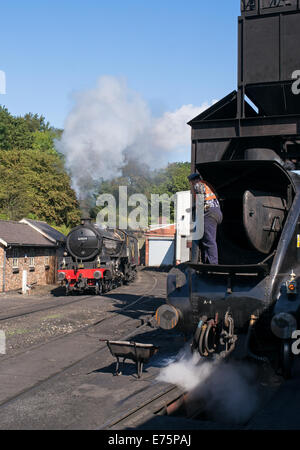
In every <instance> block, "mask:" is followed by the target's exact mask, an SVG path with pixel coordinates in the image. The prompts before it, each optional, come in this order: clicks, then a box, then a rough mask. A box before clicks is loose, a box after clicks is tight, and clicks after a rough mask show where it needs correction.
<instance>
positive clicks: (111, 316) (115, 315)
mask: <svg viewBox="0 0 300 450" xmlns="http://www.w3.org/2000/svg"><path fill="white" fill-rule="evenodd" d="M149 275H150V274H149ZM151 278H152V283H151V287H150V289H149V287H147V290H145V291H144V293H143V295H141V296H140V297H138V298H137V299H135V300H134V301H131V302H129V303H128V304H127V305H126V306H124V307H122V308H119V309H118V310H117V311H113V312H110V313H106V316H104V317H103V318H102V319H101V320H100V321H98V322H96V323H93V324H91V325H88V326H86V327H83V328H81V329H80V330H76V331H74V332H72V333H68V334H67V335H61V336H58V337H56V338H52V339H50V340H49V341H48V342H45V343H43V344H39V345H37V346H34V347H31V348H29V349H28V348H27V349H26V350H25V351H22V352H19V353H17V354H14V355H11V356H7V357H4V359H3V358H1V359H0V370H1V365H2V363H5V361H7V360H9V359H14V358H15V359H17V358H19V357H22V355H24V354H26V353H28V352H29V351H35V350H36V349H40V348H43V347H45V346H46V345H47V344H49V343H51V342H57V343H58V348H59V347H60V345H59V342H62V341H63V340H64V339H65V338H70V337H71V338H74V337H75V336H77V337H78V336H79V337H80V335H87V331H91V330H93V331H94V332H96V333H97V334H94V336H93V337H95V338H96V339H97V344H94V348H95V347H97V348H96V350H93V351H89V352H88V353H87V354H85V355H84V356H83V357H81V358H78V359H76V360H75V361H74V362H72V363H71V364H68V365H66V366H64V367H63V369H62V370H58V371H54V372H53V373H50V374H49V376H47V377H45V378H44V379H42V380H40V381H37V382H35V383H33V384H32V385H30V386H28V387H27V388H25V389H22V390H21V391H19V392H17V393H16V395H12V396H9V397H8V398H6V399H5V400H4V401H2V402H0V409H1V408H3V407H5V406H6V405H8V404H9V403H10V402H12V401H14V400H16V399H17V398H18V397H20V396H21V395H23V394H25V393H27V392H30V391H32V390H34V389H35V388H38V387H40V386H41V385H42V384H43V383H45V382H46V381H49V380H50V379H52V378H54V377H56V376H58V375H60V374H62V373H64V372H66V371H67V370H69V369H70V368H72V367H75V366H76V365H77V364H79V363H81V362H83V361H85V360H88V359H89V358H92V357H93V356H94V355H96V354H98V353H99V352H103V351H107V346H106V344H100V345H99V338H98V335H99V333H100V334H101V328H102V326H103V325H104V324H105V325H108V324H109V322H113V325H112V327H111V328H110V329H111V330H113V329H117V330H118V329H121V328H122V327H123V326H124V325H125V324H128V323H130V322H131V321H132V318H131V317H125V318H124V316H123V315H122V313H123V312H125V311H126V310H128V309H129V308H132V307H133V306H134V305H137V304H139V305H142V304H143V303H145V302H148V301H150V300H152V301H153V297H152V295H151V294H152V293H153V291H154V290H155V288H156V286H157V283H158V279H157V277H156V276H155V275H151ZM153 313H154V311H153ZM133 322H134V324H135V327H134V329H133V330H132V331H130V333H126V335H121V336H118V339H119V340H127V339H130V337H132V336H134V335H135V334H136V332H137V327H136V322H135V321H133ZM99 326H100V328H99ZM147 326H148V324H147V323H146V324H144V325H140V326H139V328H138V329H139V330H140V329H142V328H143V327H147Z"/></svg>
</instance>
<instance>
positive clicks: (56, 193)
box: [0, 150, 80, 226]
mask: <svg viewBox="0 0 300 450" xmlns="http://www.w3.org/2000/svg"><path fill="white" fill-rule="evenodd" d="M70 185H71V183H70V178H69V176H68V175H67V173H66V172H65V170H64V167H63V162H62V161H61V159H60V158H59V156H58V155H55V154H51V153H47V152H44V153H43V152H40V151H38V150H28V151H21V150H7V151H0V211H1V214H2V217H3V216H6V218H7V219H10V220H19V219H21V218H22V217H29V218H33V219H40V220H45V221H47V222H48V223H54V224H57V225H62V224H65V225H67V226H68V225H74V224H76V223H78V220H79V219H80V212H79V208H78V203H77V200H76V196H75V192H74V191H73V190H72V189H71V187H70Z"/></svg>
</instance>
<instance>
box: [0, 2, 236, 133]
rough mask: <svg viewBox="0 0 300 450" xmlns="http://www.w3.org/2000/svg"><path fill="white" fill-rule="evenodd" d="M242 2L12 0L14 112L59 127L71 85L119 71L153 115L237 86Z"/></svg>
mask: <svg viewBox="0 0 300 450" xmlns="http://www.w3.org/2000/svg"><path fill="white" fill-rule="evenodd" d="M239 6H240V2H239V0H229V1H228V0H227V1H221V0H216V1H212V0H210V1H206V0H185V1H183V0H148V1H146V0H105V1H104V0H60V1H58V0H26V1H24V0H11V1H10V2H2V4H1V31H0V38H1V43H2V46H1V51H0V70H3V71H5V72H6V81H7V94H6V95H5V96H3V95H1V96H0V103H1V104H4V105H5V106H6V107H7V108H8V109H9V111H10V112H12V113H13V114H15V115H20V114H24V113H26V112H29V111H31V112H33V113H39V114H43V115H45V117H46V119H47V120H48V121H50V123H51V124H52V125H54V126H57V127H63V124H64V120H65V118H66V116H67V114H68V112H69V111H70V109H71V106H72V93H74V92H75V91H80V90H84V89H91V88H93V87H94V86H95V85H96V82H97V79H98V78H99V77H101V76H103V75H110V76H117V77H124V78H125V79H126V80H127V83H128V86H129V87H130V88H131V89H133V90H135V91H137V92H139V93H140V94H141V96H142V97H143V98H144V99H145V101H146V102H147V103H148V105H149V106H150V108H151V110H152V113H153V114H154V115H161V114H163V113H164V112H165V111H172V110H175V109H176V108H180V107H181V106H182V105H186V104H193V105H201V104H203V103H204V102H206V101H207V102H211V101H212V100H213V99H220V98H222V97H223V96H224V95H226V94H227V93H229V92H230V91H232V90H233V89H235V88H236V78H237V76H236V72H237V16H238V15H239Z"/></svg>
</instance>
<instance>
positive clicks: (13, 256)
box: [12, 248, 19, 269]
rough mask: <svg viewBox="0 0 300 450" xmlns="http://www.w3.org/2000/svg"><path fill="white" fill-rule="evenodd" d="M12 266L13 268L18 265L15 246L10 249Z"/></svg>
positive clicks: (17, 253) (17, 254)
mask: <svg viewBox="0 0 300 450" xmlns="http://www.w3.org/2000/svg"><path fill="white" fill-rule="evenodd" d="M12 258H13V260H12V266H13V269H17V268H18V267H19V252H18V249H17V248H14V249H13V251H12Z"/></svg>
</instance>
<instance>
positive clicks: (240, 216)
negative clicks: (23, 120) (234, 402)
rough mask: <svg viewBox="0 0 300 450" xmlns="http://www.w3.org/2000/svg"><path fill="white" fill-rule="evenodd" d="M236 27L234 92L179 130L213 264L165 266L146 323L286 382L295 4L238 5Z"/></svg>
mask: <svg viewBox="0 0 300 450" xmlns="http://www.w3.org/2000/svg"><path fill="white" fill-rule="evenodd" d="M238 24H239V64H238V90H237V91H233V92H232V93H231V94H229V95H228V96H226V97H225V98H224V99H222V100H220V101H219V102H218V103H216V104H214V105H213V106H212V107H211V108H209V109H208V110H206V111H204V112H203V113H202V114H200V115H199V116H197V117H196V118H195V119H193V120H192V121H191V122H190V123H189V125H190V126H191V128H192V172H196V171H198V172H199V173H200V174H201V175H202V177H203V178H204V180H205V181H207V182H208V183H210V184H211V185H212V186H214V188H215V190H216V192H217V193H218V196H219V199H220V203H221V209H222V212H223V216H224V218H223V223H222V224H221V225H220V226H219V229H218V236H217V243H218V249H219V264H218V265H205V264H201V262H200V261H199V262H198V263H197V264H192V263H189V264H188V265H183V266H179V267H178V268H176V269H175V268H174V269H172V271H171V272H170V274H169V276H168V282H167V304H166V305H163V306H162V307H160V308H159V309H158V310H157V312H156V320H157V323H158V324H159V325H160V326H161V327H162V328H163V329H174V328H176V329H180V330H182V331H184V332H185V333H186V334H188V333H190V332H192V333H194V342H193V349H194V350H197V351H199V353H200V354H201V355H202V356H204V357H207V356H210V355H212V354H219V355H221V356H227V355H229V354H230V353H231V352H232V351H233V350H234V349H235V350H236V349H237V347H240V346H241V345H242V344H241V343H242V342H243V348H244V349H246V351H247V354H248V355H251V356H252V357H254V358H257V359H264V358H265V357H268V358H269V359H271V360H272V358H273V360H274V361H275V360H277V364H279V365H280V366H281V367H282V369H283V374H284V375H285V376H286V377H288V376H290V373H291V361H292V353H291V342H292V340H291V338H292V333H293V331H294V330H297V329H300V295H299V291H298V280H299V274H300V175H299V174H300V172H298V171H297V169H298V168H299V163H300V95H295V90H294V89H293V83H294V74H295V72H296V71H297V70H300V53H299V52H297V51H295V49H296V48H298V47H299V45H300V4H299V2H298V1H296V0H290V1H289V2H282V1H280V2H273V1H270V0H251V1H242V2H241V17H239V20H238ZM237 344H239V346H238V345H237Z"/></svg>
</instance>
